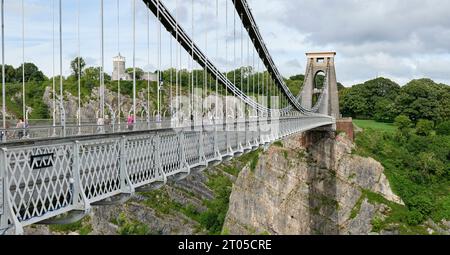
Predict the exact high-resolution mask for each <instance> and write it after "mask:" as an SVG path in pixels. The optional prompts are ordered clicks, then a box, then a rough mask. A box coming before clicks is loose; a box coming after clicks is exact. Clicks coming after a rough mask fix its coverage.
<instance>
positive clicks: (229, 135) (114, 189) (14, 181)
mask: <svg viewBox="0 0 450 255" xmlns="http://www.w3.org/2000/svg"><path fill="white" fill-rule="evenodd" d="M333 121H334V120H333V119H332V118H324V117H303V118H284V119H280V120H276V121H272V122H270V123H264V124H263V123H262V122H261V123H259V124H260V125H258V122H241V123H236V124H232V125H225V128H223V127H224V126H223V125H219V126H214V125H213V126H210V128H205V127H204V126H202V127H203V129H201V128H200V129H199V130H196V129H195V128H194V129H193V130H191V128H181V129H157V130H147V131H137V132H123V133H113V134H104V135H90V136H84V137H66V138H53V139H52V140H51V141H45V140H42V139H41V140H32V141H20V142H19V141H18V142H12V143H8V144H5V145H6V146H7V147H4V148H3V149H2V150H1V151H0V159H1V160H0V162H1V164H0V186H3V187H2V188H3V189H2V190H0V192H1V195H0V197H4V198H5V199H3V201H0V202H2V204H0V206H1V207H0V217H1V218H0V222H1V223H2V225H1V228H0V229H6V228H8V227H11V226H12V227H14V229H15V232H16V233H20V232H21V231H22V227H23V226H27V225H30V224H34V223H38V222H42V221H44V220H47V219H49V218H52V217H54V216H57V215H60V214H63V213H66V212H70V211H74V210H80V211H88V210H89V208H90V206H91V205H92V204H94V203H96V202H99V201H102V200H105V199H107V198H110V197H113V196H116V195H119V194H131V193H133V192H135V190H136V189H139V188H142V187H146V186H149V185H154V184H157V183H160V184H162V185H163V184H165V183H166V182H167V180H168V178H174V179H178V178H183V177H186V176H187V175H189V174H190V172H191V171H193V170H196V169H201V168H205V167H207V166H208V165H209V164H212V163H218V162H221V161H222V160H226V159H229V158H231V157H234V156H239V155H242V154H243V153H246V152H249V151H251V150H255V149H257V148H258V147H260V146H262V145H264V144H267V143H271V142H273V141H275V140H278V139H281V138H283V137H285V136H288V135H291V134H293V133H298V132H303V131H305V130H309V129H313V128H316V127H321V126H326V125H330V124H333Z"/></svg>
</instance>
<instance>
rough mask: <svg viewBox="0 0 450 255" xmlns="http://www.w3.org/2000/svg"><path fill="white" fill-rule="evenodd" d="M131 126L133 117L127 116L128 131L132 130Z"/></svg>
mask: <svg viewBox="0 0 450 255" xmlns="http://www.w3.org/2000/svg"><path fill="white" fill-rule="evenodd" d="M133 124H134V118H133V115H128V118H127V126H128V130H133Z"/></svg>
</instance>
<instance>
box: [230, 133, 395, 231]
mask: <svg viewBox="0 0 450 255" xmlns="http://www.w3.org/2000/svg"><path fill="white" fill-rule="evenodd" d="M300 141H301V137H300V136H294V137H291V138H288V139H287V140H286V141H284V146H283V147H279V146H272V147H270V148H269V149H268V151H266V152H265V153H264V154H263V155H262V156H261V158H260V160H259V163H258V165H257V167H256V169H254V171H252V170H251V169H250V168H245V169H243V171H242V172H241V173H240V175H239V178H238V180H237V182H236V183H235V185H234V188H233V192H232V195H231V198H230V208H229V211H228V214H227V218H226V221H225V226H224V231H225V232H227V233H230V234H260V233H270V234H369V233H370V232H371V230H372V225H371V224H372V220H373V219H374V218H375V217H378V215H382V214H383V213H384V212H385V211H386V210H387V209H386V208H385V206H384V205H382V204H371V203H370V202H369V201H368V200H367V199H366V198H364V195H363V194H364V191H369V192H373V193H377V194H379V195H382V196H383V197H384V198H385V199H387V200H389V201H392V202H395V203H402V201H401V199H400V198H399V197H398V196H396V195H395V194H394V193H393V192H392V190H391V188H390V186H389V182H388V181H387V179H386V176H385V175H384V174H383V171H384V169H383V167H382V166H381V164H380V163H378V162H376V161H375V160H373V159H370V158H362V157H359V156H355V155H352V154H351V151H352V148H353V145H352V143H351V142H350V141H349V140H347V139H346V138H345V137H344V136H338V137H337V138H335V139H333V138H326V139H322V140H321V141H320V142H318V143H315V144H314V145H313V146H312V147H311V148H310V149H309V150H308V152H307V151H306V149H305V148H304V147H303V146H302V145H301V143H300Z"/></svg>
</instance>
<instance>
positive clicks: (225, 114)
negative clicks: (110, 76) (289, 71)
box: [0, 0, 340, 234]
mask: <svg viewBox="0 0 450 255" xmlns="http://www.w3.org/2000/svg"><path fill="white" fill-rule="evenodd" d="M24 2H26V0H22V3H21V4H22V14H23V15H22V18H23V19H22V25H23V26H22V42H23V44H22V46H23V54H22V58H23V63H25V56H26V55H25V53H24V52H25V43H24V42H25V41H26V33H25V19H24V16H25V11H24V9H25V8H26V5H25V4H24ZM73 2H74V3H77V6H78V8H77V9H75V11H74V10H70V11H71V12H76V14H77V15H76V16H77V19H76V22H75V23H76V25H77V33H76V34H77V45H78V47H77V56H78V63H77V65H78V68H79V69H78V70H81V68H80V65H81V64H80V56H81V52H80V51H81V50H80V49H81V47H80V44H81V42H82V40H81V39H80V38H81V36H82V32H81V29H80V13H81V11H80V9H81V8H80V5H81V4H80V1H79V0H78V1H75V0H74V1H73ZM93 2H94V1H89V3H88V4H90V5H92V4H93ZM99 2H100V13H99V17H100V50H99V52H100V63H101V67H100V68H99V84H98V97H99V98H98V109H99V110H98V111H97V112H96V120H92V119H85V120H83V119H82V116H81V112H82V100H81V92H80V91H81V86H82V83H81V77H80V76H81V71H79V72H78V77H76V78H77V81H78V83H77V85H78V98H77V105H78V109H77V112H76V116H75V121H72V122H70V121H67V120H68V118H67V116H66V110H65V109H66V108H67V103H66V102H65V100H64V98H65V97H67V96H66V95H64V82H65V81H64V79H62V77H63V76H64V73H63V67H62V63H63V55H64V47H63V42H64V40H63V35H64V33H63V31H64V30H63V24H65V23H63V17H64V16H63V14H64V12H63V8H62V3H61V0H59V1H56V0H51V1H49V3H50V5H51V10H52V13H53V15H52V17H51V18H52V19H51V20H52V29H51V30H52V31H53V35H52V38H51V40H52V43H51V44H52V50H53V53H54V54H53V58H52V63H53V68H52V69H53V78H52V82H53V83H52V85H53V87H52V88H50V90H51V95H52V100H51V101H52V102H50V105H51V106H52V107H51V110H52V113H53V114H52V119H51V123H50V124H48V125H41V126H27V125H24V126H20V127H16V128H8V127H7V126H8V125H7V118H6V117H7V115H8V112H7V108H6V89H7V88H6V87H7V86H6V82H5V37H6V36H7V34H5V27H7V24H6V25H5V13H7V10H6V11H5V3H4V0H2V1H1V3H2V6H1V7H2V9H1V11H2V74H3V75H2V117H3V128H2V129H1V130H0V131H1V133H2V137H1V138H2V142H1V143H0V148H1V150H0V234H22V233H23V229H24V227H26V226H29V225H32V224H67V223H71V222H75V221H78V220H80V219H81V218H83V217H84V216H85V215H87V214H88V213H89V212H90V210H91V208H92V207H93V206H102V205H110V204H117V203H124V202H125V201H126V200H127V199H129V198H130V197H131V196H132V195H133V193H135V192H139V191H148V190H153V189H157V188H160V187H162V186H163V185H165V184H166V183H167V182H168V181H177V180H181V179H183V178H185V177H187V176H188V175H189V174H191V173H192V172H195V171H202V170H204V169H206V168H207V167H208V166H212V165H217V164H220V163H221V162H224V161H228V160H231V159H232V158H234V157H239V156H241V155H243V154H245V153H248V152H251V151H254V150H257V149H258V148H260V147H264V146H268V145H269V144H271V143H273V142H274V141H277V140H279V139H282V138H284V137H286V136H290V135H292V134H296V133H301V132H305V131H308V130H312V129H316V128H323V127H325V128H329V129H330V130H333V129H334V128H335V124H336V119H338V118H339V115H340V114H339V103H338V102H339V100H338V92H337V82H336V72H335V65H334V59H335V53H334V52H322V53H308V54H307V55H306V56H307V65H306V72H305V78H304V82H303V87H302V89H301V91H300V93H299V94H298V95H294V94H292V93H291V90H290V89H289V87H288V86H287V84H286V82H285V80H284V78H283V77H282V75H281V73H280V72H279V70H278V68H277V66H276V65H275V62H274V61H273V59H272V57H271V55H270V53H269V50H268V48H267V46H266V44H265V42H264V40H263V38H262V35H261V32H260V30H259V28H258V26H257V24H256V20H255V18H254V16H253V14H252V11H251V8H250V5H249V3H248V2H247V1H246V0H215V1H211V2H210V3H208V4H204V5H200V6H201V9H200V10H199V8H196V7H198V6H199V5H198V4H197V3H196V1H194V0H192V1H190V2H189V1H188V2H189V3H186V2H185V3H184V4H187V5H190V6H191V12H190V16H191V17H190V18H191V20H190V22H189V21H188V22H185V23H188V24H183V23H182V22H180V20H181V17H180V16H181V14H180V11H179V10H180V8H179V5H180V3H178V0H175V1H174V0H170V1H169V0H166V1H163V0H142V1H140V0H130V1H128V0H127V1H126V0H121V1H119V0H117V13H116V14H114V13H106V12H105V11H104V7H103V6H104V3H103V0H101V1H99ZM124 2H127V3H130V4H131V10H132V13H133V15H132V23H131V24H132V36H131V37H130V38H128V39H129V41H132V55H133V57H132V58H133V73H132V84H133V89H132V96H131V98H132V104H131V105H130V106H128V108H127V106H126V105H124V104H123V100H124V98H122V97H121V93H120V91H121V80H120V79H118V80H117V81H112V82H111V83H113V84H116V85H117V91H118V93H117V98H114V99H113V100H110V99H108V98H107V97H106V96H105V95H106V92H105V91H106V87H105V75H104V68H105V66H104V59H105V47H104V43H105V37H104V22H103V21H104V17H105V15H112V16H114V15H117V35H118V37H117V52H116V53H117V54H119V55H120V50H121V47H123V46H121V44H120V41H121V40H122V41H123V40H125V39H124V38H123V37H119V34H121V32H120V23H121V19H120V17H121V16H120V9H121V4H122V5H123V3H124ZM169 5H170V6H171V7H169ZM137 10H139V11H142V10H144V11H145V13H146V15H147V16H146V20H145V22H144V23H145V24H146V27H145V28H143V29H141V30H139V33H140V34H142V33H146V35H147V42H146V45H147V52H145V53H146V54H145V53H142V52H137V51H138V50H139V49H138V48H137V47H136V37H137V33H136V32H137V29H136V27H137V26H136V19H137V15H136V11H137ZM58 13H59V15H58ZM200 14H203V15H205V16H206V15H207V16H209V17H214V18H213V19H214V20H213V21H211V24H212V26H214V29H213V31H214V32H215V33H208V31H207V30H203V31H198V32H197V31H196V30H195V28H196V25H197V27H198V24H196V23H198V22H206V21H205V20H203V19H195V17H199V16H200ZM152 17H153V18H156V19H155V27H156V29H155V30H156V34H157V36H156V46H155V44H152V45H154V47H150V30H151V29H152V28H151V27H150V21H151V18H152ZM58 18H59V21H58ZM184 19H186V17H185V18H184ZM184 19H183V20H184ZM122 22H123V21H122ZM189 23H191V24H189ZM58 25H59V26H58ZM189 25H190V30H188V29H187V27H189ZM163 28H164V29H163ZM58 32H59V36H57V34H58ZM153 32H155V31H153ZM164 36H166V38H165V39H164V41H163V39H162V38H163V37H164ZM57 39H59V43H56V41H57ZM57 46H58V47H57ZM164 47H165V48H166V50H165V51H164V50H163V48H164ZM212 48H215V50H211V49H212ZM55 49H58V50H59V74H57V73H56V68H55V66H56V64H58V61H57V58H56V56H57V55H58V54H57V53H56V50H55ZM152 50H153V51H156V58H153V59H151V57H150V51H152ZM137 55H140V56H141V57H142V56H143V55H147V63H148V64H149V66H150V64H151V63H156V65H157V67H156V76H157V79H156V81H155V82H156V88H157V89H156V95H151V89H150V87H151V85H152V84H151V82H150V80H149V81H147V88H146V89H145V88H144V89H143V90H142V91H143V92H144V93H141V94H144V96H143V97H144V99H142V95H141V99H140V100H139V99H138V97H139V95H138V93H139V92H140V91H138V86H137V66H136V59H137ZM164 61H165V62H166V64H165V67H166V68H169V69H170V75H169V77H164V75H163V71H162V69H163V66H164V65H163V62H164ZM23 66H25V65H23ZM183 69H187V70H188V71H187V72H186V73H187V77H186V76H183V75H181V73H182V70H183ZM196 70H197V72H195V71H196ZM198 70H200V71H198ZM320 72H322V73H324V74H325V76H324V77H325V78H324V81H323V84H321V86H317V84H315V82H314V81H315V78H316V76H317V75H318V73H320ZM147 73H148V75H149V76H150V68H148V70H147ZM57 75H59V77H57ZM22 78H23V79H22V85H23V93H22V97H23V98H22V101H23V106H22V107H23V109H22V110H23V113H22V114H23V116H24V123H28V122H29V121H30V120H29V119H28V117H27V116H28V109H29V107H28V106H27V105H26V100H27V98H26V93H25V90H26V89H27V86H26V82H27V81H26V79H25V71H23V77H22ZM183 79H184V80H183ZM199 80H203V82H202V83H199V82H198V81H199ZM183 82H184V83H183ZM58 83H59V84H58ZM183 84H187V85H183ZM58 86H59V90H58V89H57V87H58ZM122 86H123V82H122ZM122 89H123V88H122ZM142 91H141V92H142ZM58 92H59V94H58ZM164 93H165V94H166V95H165V96H166V98H168V100H167V101H168V102H164V100H163V96H164V95H163V94H164ZM155 96H156V105H155V106H154V107H152V104H151V97H152V98H154V97H155ZM145 97H147V98H145ZM108 100H109V101H108ZM113 101H114V102H113ZM153 108H155V109H153ZM164 109H166V110H164ZM139 112H143V113H144V114H141V118H140V119H138V115H139ZM124 115H128V121H124V120H122V116H124ZM108 118H110V119H109V120H110V121H109V123H108V124H105V120H106V119H108ZM130 119H131V121H129V120H130ZM99 120H100V121H99ZM16 134H21V135H20V136H17V135H16Z"/></svg>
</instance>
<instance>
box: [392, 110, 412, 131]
mask: <svg viewBox="0 0 450 255" xmlns="http://www.w3.org/2000/svg"><path fill="white" fill-rule="evenodd" d="M394 124H395V126H397V127H398V130H399V131H400V133H401V134H402V135H407V134H408V133H409V131H410V130H411V126H412V121H411V120H410V119H409V117H408V116H406V115H400V116H398V117H397V118H395V121H394Z"/></svg>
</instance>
